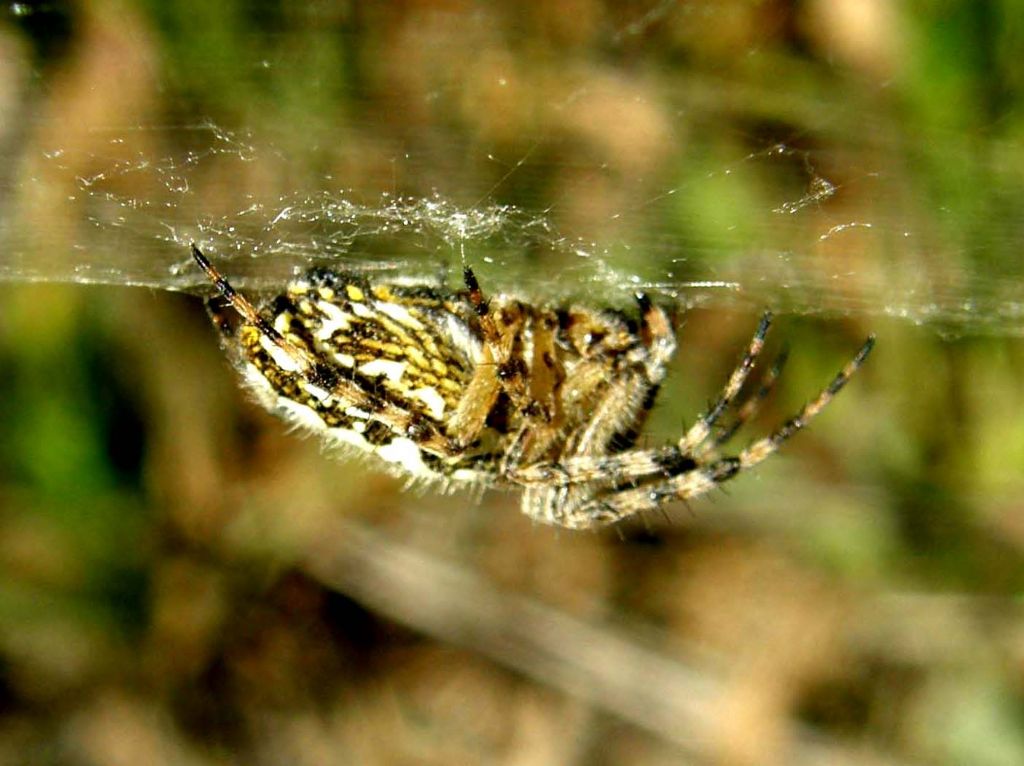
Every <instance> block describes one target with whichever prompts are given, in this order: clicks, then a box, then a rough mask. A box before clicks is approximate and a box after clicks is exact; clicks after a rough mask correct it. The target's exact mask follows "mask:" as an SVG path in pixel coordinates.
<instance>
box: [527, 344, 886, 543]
mask: <svg viewBox="0 0 1024 766" xmlns="http://www.w3.org/2000/svg"><path fill="white" fill-rule="evenodd" d="M874 343H875V338H874V336H870V337H868V339H867V341H866V342H865V343H864V345H863V346H861V348H860V349H859V350H858V351H857V353H856V355H855V356H854V357H853V359H851V360H850V361H849V362H848V363H847V364H846V365H845V366H844V367H843V369H842V370H841V371H840V372H839V373H838V374H837V375H836V376H835V378H834V379H833V380H832V382H831V383H829V385H828V386H826V387H825V388H824V389H822V390H821V392H820V393H819V394H818V395H817V396H816V397H815V398H814V399H813V400H812V401H810V402H808V403H807V404H806V405H804V407H803V408H802V409H801V410H800V412H799V413H798V414H797V415H796V416H795V417H793V418H790V419H789V420H788V421H786V422H785V423H784V424H783V425H782V426H781V427H779V428H778V429H776V430H775V431H774V432H772V433H771V434H769V435H768V436H766V437H764V438H762V439H759V440H757V441H755V442H754V443H753V444H751V445H750V446H749V447H747V448H746V449H744V450H743V451H741V452H740V453H739V454H738V455H736V456H735V457H724V458H717V459H714V460H711V461H709V462H706V463H702V462H698V461H697V460H696V459H695V458H693V457H691V456H690V455H687V454H685V453H683V452H682V451H681V450H680V448H679V447H678V446H672V447H663V448H661V449H656V450H631V451H628V452H624V453H620V454H618V455H601V456H579V457H575V458H570V459H567V460H565V461H563V462H561V463H558V464H557V465H556V464H537V465H533V466H527V467H524V468H521V469H519V470H518V471H517V472H515V473H514V474H513V475H512V477H511V478H513V480H515V481H517V482H519V483H522V484H524V485H525V491H524V493H523V510H524V511H525V512H526V513H528V515H530V516H532V517H533V518H536V519H539V520H541V521H547V522H548V523H553V524H558V525H560V526H565V527H569V528H572V529H589V528H593V527H598V526H604V525H606V524H611V523H614V522H617V521H621V520H622V519H626V518H628V517H630V516H634V515H636V514H638V513H643V512H645V511H652V510H656V509H659V508H661V507H662V506H663V505H664V504H665V503H668V502H670V501H673V500H686V499H688V498H691V497H697V496H699V495H702V494H704V493H706V492H707V491H708V490H711V489H713V488H714V487H716V486H718V485H720V484H722V483H723V482H726V481H728V480H729V479H731V478H732V477H733V476H735V475H736V474H738V473H740V472H741V471H745V470H747V469H749V468H753V467H754V466H755V465H757V464H758V463H760V462H762V461H763V460H764V459H765V458H767V457H768V456H770V455H771V454H772V453H774V452H776V451H777V450H778V449H779V447H780V446H782V444H783V443H784V442H785V441H786V440H787V439H789V438H790V437H791V436H793V435H794V434H795V433H796V432H797V431H799V430H801V429H802V428H804V427H805V426H806V425H807V424H808V423H809V422H810V421H811V419H813V418H814V417H815V416H816V415H818V414H819V413H820V412H821V411H822V410H823V409H824V408H825V407H826V406H827V405H828V403H829V402H830V401H832V399H833V398H834V397H835V395H836V394H837V393H839V391H840V390H841V389H842V388H843V386H845V385H846V383H847V382H848V381H849V380H850V378H851V377H852V376H853V375H854V374H855V373H856V372H857V370H858V369H859V368H860V367H861V365H863V363H864V360H865V359H867V356H868V354H869V353H870V352H871V349H872V347H873V346H874ZM651 476H656V477H658V478H656V479H654V480H650V477H651Z"/></svg>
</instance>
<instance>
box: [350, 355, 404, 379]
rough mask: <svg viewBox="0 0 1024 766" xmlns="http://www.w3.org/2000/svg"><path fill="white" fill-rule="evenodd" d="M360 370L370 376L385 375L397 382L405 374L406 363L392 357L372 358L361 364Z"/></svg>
mask: <svg viewBox="0 0 1024 766" xmlns="http://www.w3.org/2000/svg"><path fill="white" fill-rule="evenodd" d="M359 372H361V373H363V374H364V375H370V376H374V375H383V376H384V377H385V378H387V379H388V380H389V381H391V382H392V383H397V382H398V381H399V380H401V379H402V375H404V374H405V363H404V362H396V361H393V360H391V359H371V360H370V361H369V362H366V363H365V364H362V365H360V366H359Z"/></svg>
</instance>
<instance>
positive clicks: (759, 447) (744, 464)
mask: <svg viewBox="0 0 1024 766" xmlns="http://www.w3.org/2000/svg"><path fill="white" fill-rule="evenodd" d="M874 345H875V336H874V335H869V336H868V339H867V340H866V341H865V342H864V345H863V346H861V347H860V349H859V350H858V351H857V353H856V355H854V357H853V359H851V360H850V361H849V362H847V363H846V366H845V367H843V369H842V370H840V371H839V373H838V374H837V375H836V376H835V378H833V380H832V382H831V383H829V384H828V386H826V387H825V388H824V389H822V391H821V393H819V394H818V395H817V396H816V397H815V398H814V399H813V400H811V401H810V402H808V403H807V404H805V405H804V406H803V408H802V409H801V410H800V412H799V413H797V415H796V416H795V417H792V418H790V419H789V420H787V421H786V422H785V423H783V424H782V426H781V427H779V428H778V429H776V430H775V431H774V432H772V433H771V434H769V435H768V436H765V437H764V438H763V439H758V440H757V441H756V442H754V443H753V444H751V445H750V446H748V447H747V448H746V449H745V450H743V451H742V452H740V454H739V455H738V456H737V459H738V460H739V462H740V469H741V470H746V469H748V468H752V467H753V466H755V465H757V464H758V463H760V462H761V461H762V460H764V459H765V458H766V457H768V456H769V455H771V454H772V453H773V452H775V451H776V450H778V449H779V447H781V446H782V444H783V443H784V442H785V441H786V440H787V439H789V438H790V437H791V436H793V434H795V433H796V432H797V431H800V430H801V429H803V428H804V427H805V426H806V425H807V423H808V422H810V420H811V419H812V418H814V417H815V416H816V415H817V414H818V413H819V412H821V411H822V410H823V409H825V407H826V406H828V403H829V402H831V401H832V399H833V398H834V397H835V395H836V394H838V393H839V391H840V390H842V388H843V386H845V385H846V384H847V382H848V381H849V380H850V378H851V377H853V375H854V373H856V372H857V370H858V369H860V367H861V365H862V364H864V360H865V359H867V358H868V354H870V353H871V349H872V348H874Z"/></svg>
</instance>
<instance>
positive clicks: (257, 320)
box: [192, 244, 325, 383]
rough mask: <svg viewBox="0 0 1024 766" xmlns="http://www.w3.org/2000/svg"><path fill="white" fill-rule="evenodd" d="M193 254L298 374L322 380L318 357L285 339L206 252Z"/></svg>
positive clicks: (204, 269)
mask: <svg viewBox="0 0 1024 766" xmlns="http://www.w3.org/2000/svg"><path fill="white" fill-rule="evenodd" d="M192 257H193V258H194V259H195V262H196V263H198V264H199V268H201V269H202V270H203V271H204V272H205V273H206V276H207V277H209V278H210V281H211V282H213V285H214V287H216V288H217V290H218V291H219V292H220V294H221V296H223V298H224V300H226V301H227V302H228V304H230V306H231V308H233V309H234V310H235V311H237V312H238V314H239V316H241V317H242V318H243V319H244V320H245V321H246V322H248V323H249V324H251V325H253V326H254V327H255V328H256V329H257V330H259V332H260V333H261V334H262V335H263V336H265V337H266V338H268V339H269V340H270V341H271V342H272V343H273V344H274V345H275V346H277V347H278V348H279V349H280V350H281V351H282V352H284V354H285V355H286V356H287V357H288V358H289V359H290V360H291V363H292V365H293V366H294V367H295V368H296V370H297V371H298V373H299V374H300V375H301V376H302V377H304V378H306V379H307V380H308V381H309V382H311V383H318V382H321V380H320V379H321V378H322V377H323V376H324V374H325V373H324V371H323V370H320V371H319V372H318V368H319V367H322V365H319V364H318V363H317V360H316V359H314V358H313V356H312V354H310V353H309V352H308V351H306V350H305V349H301V348H299V347H298V346H296V345H295V344H294V343H292V342H291V341H289V340H288V339H287V338H285V337H284V336H283V335H282V334H281V333H279V332H278V331H277V330H276V329H274V327H273V325H271V324H270V322H268V321H267V320H266V319H265V318H264V317H263V316H261V315H260V313H259V312H258V311H257V310H256V307H255V306H253V305H252V304H251V303H250V302H249V301H248V300H247V299H246V298H245V297H243V296H242V295H239V294H238V292H236V291H235V288H234V287H232V286H231V284H230V283H229V282H228V281H227V280H226V279H225V278H224V277H223V276H221V274H220V272H219V271H217V269H215V268H214V267H213V264H211V263H210V261H209V260H208V259H207V257H206V256H205V255H203V253H202V251H201V250H200V249H199V248H198V247H196V246H195V245H194V244H193V245H192Z"/></svg>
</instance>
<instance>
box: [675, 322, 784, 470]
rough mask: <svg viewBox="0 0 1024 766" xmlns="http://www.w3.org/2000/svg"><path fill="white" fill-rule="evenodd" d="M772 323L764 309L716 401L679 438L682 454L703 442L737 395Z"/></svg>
mask: <svg viewBox="0 0 1024 766" xmlns="http://www.w3.org/2000/svg"><path fill="white" fill-rule="evenodd" d="M771 324H772V313H771V312H770V311H766V312H765V313H764V315H763V316H762V317H761V321H760V323H758V325H757V330H756V331H755V332H754V337H753V338H751V339H750V346H749V347H748V348H747V351H746V353H745V354H744V355H743V358H742V359H741V360H740V363H739V364H738V365H736V369H734V370H733V371H732V375H730V376H729V380H728V382H727V383H726V384H725V388H723V389H722V392H721V393H720V394H719V395H718V399H717V401H716V402H715V403H714V404H713V405H712V406H711V408H710V409H709V410H708V411H707V413H705V414H704V415H703V416H701V417H700V418H698V419H697V422H696V423H694V424H693V426H691V427H690V430H689V431H687V432H686V435H685V436H683V438H682V439H680V440H679V451H680V452H682V453H683V454H684V455H690V454H692V453H693V452H694V450H695V449H696V448H697V447H698V446H700V444H702V443H703V442H704V440H705V439H707V438H708V436H709V435H710V434H711V429H712V428H714V426H715V423H716V422H718V419H719V418H720V417H721V416H722V413H723V412H725V410H726V408H727V407H728V406H729V405H730V404H731V403H732V401H733V400H734V399H735V398H736V397H737V396H738V395H739V393H740V390H741V389H742V388H743V384H744V383H745V382H746V380H747V378H748V377H749V376H750V371H751V370H752V369H754V364H755V363H756V362H757V357H758V355H760V353H761V349H763V348H764V339H765V336H766V335H767V334H768V328H769V327H771Z"/></svg>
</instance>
